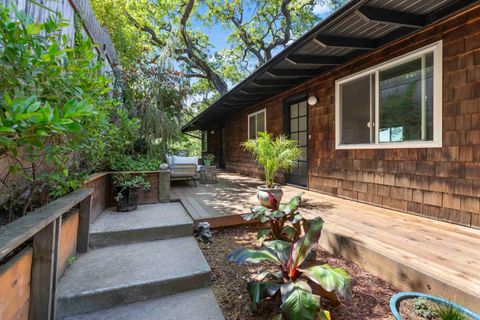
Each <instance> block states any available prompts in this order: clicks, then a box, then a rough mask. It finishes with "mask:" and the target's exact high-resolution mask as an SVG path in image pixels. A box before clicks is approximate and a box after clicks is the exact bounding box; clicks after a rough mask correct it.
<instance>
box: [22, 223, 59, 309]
mask: <svg viewBox="0 0 480 320" xmlns="http://www.w3.org/2000/svg"><path fill="white" fill-rule="evenodd" d="M61 225H62V217H61V216H60V217H58V218H57V219H55V220H54V221H52V222H51V223H50V224H48V225H47V226H46V227H45V228H43V229H42V230H40V231H39V232H38V233H37V234H36V235H35V236H34V237H33V260H32V277H31V286H30V311H29V318H30V319H54V318H55V291H56V286H57V264H58V261H57V260H58V247H59V243H58V242H59V235H60V228H61Z"/></svg>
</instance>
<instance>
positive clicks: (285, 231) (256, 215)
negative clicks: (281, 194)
mask: <svg viewBox="0 0 480 320" xmlns="http://www.w3.org/2000/svg"><path fill="white" fill-rule="evenodd" d="M302 196H303V192H302V193H299V194H297V195H296V196H294V197H293V198H292V199H290V201H289V202H288V203H287V204H280V205H279V204H278V202H277V201H276V199H275V197H273V196H271V197H270V199H271V203H270V206H271V209H269V208H266V207H263V206H256V207H254V208H253V209H252V210H251V213H248V214H245V215H243V216H242V217H243V219H245V220H246V221H251V220H257V221H259V222H261V223H268V224H269V228H268V229H263V230H260V231H259V232H258V239H259V240H261V241H263V240H285V241H295V240H297V239H298V237H299V236H300V233H301V231H302V228H301V227H302V225H303V226H304V227H305V225H304V223H305V219H304V218H303V216H302V215H301V214H300V212H298V208H299V206H300V204H301V201H302Z"/></svg>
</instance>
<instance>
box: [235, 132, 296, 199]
mask: <svg viewBox="0 0 480 320" xmlns="http://www.w3.org/2000/svg"><path fill="white" fill-rule="evenodd" d="M242 146H243V147H244V149H245V150H247V151H250V152H251V153H252V154H253V157H254V158H255V160H256V161H257V162H258V163H259V164H260V165H261V166H262V167H263V170H264V172H265V185H263V186H259V187H258V188H257V189H258V191H257V198H258V201H259V202H260V204H261V205H262V206H264V207H266V208H270V207H271V205H270V201H269V195H270V194H272V195H273V196H274V197H275V199H277V201H278V202H279V203H280V201H281V200H282V197H283V191H282V189H281V188H280V186H279V185H276V184H274V179H275V175H276V174H277V172H278V171H279V170H284V171H286V170H289V169H291V168H292V167H293V165H295V163H296V161H297V160H298V159H300V157H301V156H302V151H301V150H300V148H299V147H298V145H297V141H295V140H290V139H287V137H286V136H284V135H280V136H278V137H277V138H275V139H273V138H272V136H271V135H270V134H269V133H267V132H259V133H258V137H257V139H251V140H247V141H245V142H243V143H242Z"/></svg>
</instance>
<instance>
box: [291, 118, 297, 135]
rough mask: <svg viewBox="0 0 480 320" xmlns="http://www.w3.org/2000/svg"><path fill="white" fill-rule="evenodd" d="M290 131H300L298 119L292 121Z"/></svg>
mask: <svg viewBox="0 0 480 320" xmlns="http://www.w3.org/2000/svg"><path fill="white" fill-rule="evenodd" d="M290 131H291V132H297V131H298V118H295V119H292V120H290Z"/></svg>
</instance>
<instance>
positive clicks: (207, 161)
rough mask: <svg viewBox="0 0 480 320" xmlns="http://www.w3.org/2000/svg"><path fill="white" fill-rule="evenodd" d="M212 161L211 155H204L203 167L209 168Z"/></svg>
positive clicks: (212, 156) (213, 158) (213, 157)
mask: <svg viewBox="0 0 480 320" xmlns="http://www.w3.org/2000/svg"><path fill="white" fill-rule="evenodd" d="M213 160H215V156H214V155H213V154H211V153H209V154H206V155H205V156H204V157H203V165H205V166H209V165H211V164H212V162H213Z"/></svg>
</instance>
